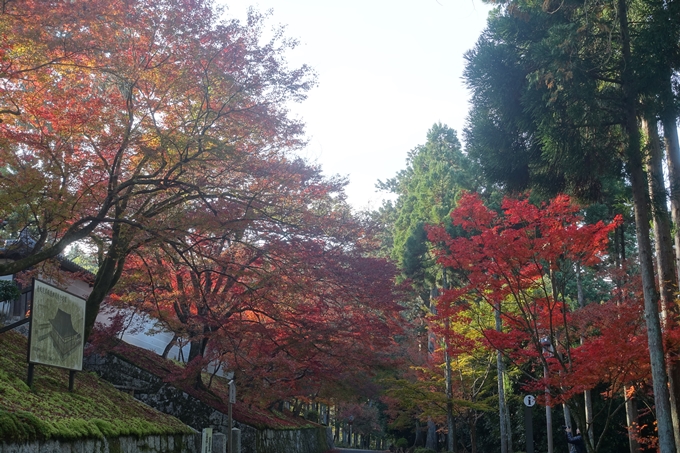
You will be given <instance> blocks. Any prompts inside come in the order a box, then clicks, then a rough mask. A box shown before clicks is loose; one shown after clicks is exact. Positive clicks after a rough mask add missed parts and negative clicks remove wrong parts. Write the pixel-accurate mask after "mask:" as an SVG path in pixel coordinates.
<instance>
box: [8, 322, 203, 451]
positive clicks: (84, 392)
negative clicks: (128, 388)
mask: <svg viewBox="0 0 680 453" xmlns="http://www.w3.org/2000/svg"><path fill="white" fill-rule="evenodd" d="M0 351H2V353H1V354H0V439H2V440H3V441H4V442H8V443H9V442H26V441H32V440H45V439H59V440H72V439H82V438H100V437H103V436H106V437H117V436H148V435H160V434H183V433H190V432H192V431H191V429H190V428H189V427H188V426H186V425H184V424H183V423H182V422H180V421H179V420H177V419H176V418H174V417H171V416H169V415H165V414H163V413H161V412H158V411H156V410H154V409H152V408H150V407H148V406H146V405H144V404H142V403H140V402H138V401H136V400H135V399H134V398H132V396H130V395H128V394H126V393H122V392H120V391H118V390H116V389H115V388H113V386H111V385H110V384H108V383H107V382H105V381H102V380H100V379H99V378H98V377H97V376H96V375H94V374H92V373H87V372H79V373H77V374H76V378H75V389H74V392H73V393H71V392H69V391H68V380H69V379H68V378H69V372H68V370H62V369H59V368H52V367H47V366H40V365H36V366H35V371H34V378H33V388H32V389H31V388H29V387H28V385H26V375H27V370H28V363H27V361H26V357H27V353H26V351H27V340H26V338H25V337H23V336H22V335H20V334H18V333H16V332H6V333H3V334H0Z"/></svg>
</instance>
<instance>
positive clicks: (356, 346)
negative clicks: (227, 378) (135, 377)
mask: <svg viewBox="0 0 680 453" xmlns="http://www.w3.org/2000/svg"><path fill="white" fill-rule="evenodd" d="M303 170H306V171H303ZM284 175H285V177H284ZM271 178H272V179H270V180H265V179H264V178H262V179H260V180H259V181H258V184H257V186H258V193H259V197H258V199H257V200H256V201H254V202H253V205H252V206H251V211H250V213H249V215H248V218H247V220H243V221H242V222H241V230H240V231H235V230H234V229H232V230H227V231H223V230H221V228H222V225H220V224H215V223H212V224H211V223H210V222H209V220H211V219H212V217H213V216H212V214H208V216H207V217H208V218H207V221H206V222H198V221H197V220H198V219H197V218H196V216H194V220H195V221H196V225H197V227H196V231H195V232H194V234H193V235H192V236H191V237H186V238H183V241H184V242H183V244H182V245H181V246H180V245H179V243H178V242H177V243H174V244H173V245H172V247H169V246H164V247H141V248H138V249H136V250H135V252H134V254H133V255H132V256H131V257H130V258H129V261H128V266H127V270H126V271H125V272H124V274H123V277H122V278H123V281H124V283H123V284H122V285H121V287H120V289H118V290H116V291H115V292H114V295H115V299H116V301H117V302H119V303H120V304H123V305H128V306H129V305H131V306H135V307H137V308H143V309H144V310H145V311H146V312H147V313H149V314H150V315H151V316H152V317H154V318H155V319H158V320H159V322H160V323H161V325H162V326H163V328H165V329H167V330H170V331H172V332H174V333H175V334H176V335H178V336H180V337H182V338H184V339H186V340H187V341H189V342H190V344H191V348H190V353H189V356H188V358H187V360H188V363H189V364H190V366H192V367H194V368H193V370H194V371H195V370H200V369H202V368H204V367H205V365H206V364H207V363H208V362H210V361H213V362H216V363H221V364H222V366H223V367H225V369H229V370H236V374H237V376H238V380H239V382H242V383H244V385H246V386H248V388H249V391H248V394H249V395H251V396H250V397H251V398H255V399H256V398H261V399H262V402H264V403H266V404H273V403H274V402H276V401H278V400H285V399H287V398H290V397H293V396H296V397H297V396H302V397H309V396H310V395H325V394H327V392H328V388H329V386H330V387H333V386H334V385H342V381H343V380H346V379H349V378H350V376H351V375H352V374H353V373H354V374H355V375H359V374H361V373H365V372H369V373H371V370H372V369H373V368H375V367H376V366H377V365H379V364H380V363H386V358H387V356H388V352H389V351H390V349H391V347H392V344H393V337H394V335H396V334H398V332H399V331H400V326H399V324H400V319H399V311H400V309H401V308H400V307H399V306H398V305H397V304H396V298H397V295H398V289H397V288H396V287H395V286H394V281H393V279H394V275H395V269H394V268H393V266H392V265H391V264H390V263H389V262H388V261H387V260H385V259H380V258H372V257H370V256H369V255H370V251H371V249H372V248H373V247H374V243H373V242H374V241H373V240H372V239H371V234H372V233H371V231H370V229H367V228H366V227H365V226H363V225H362V224H361V223H360V222H358V221H357V220H356V219H354V218H353V216H352V214H351V212H350V211H349V208H348V207H347V206H346V205H345V204H344V202H341V201H339V200H337V199H336V198H335V195H337V191H338V190H339V189H338V187H337V186H334V185H332V184H328V183H327V181H325V180H323V179H322V178H320V176H319V173H318V171H311V169H309V168H307V167H298V168H297V172H296V171H292V169H291V171H289V172H288V173H285V172H283V171H282V168H278V171H277V172H276V173H275V174H272V175H271ZM265 194H267V195H265ZM276 200H278V201H276ZM284 200H285V201H284ZM275 201H276V202H275ZM260 203H262V206H260ZM199 228H200V229H199ZM140 301H141V307H140ZM359 357H361V359H359ZM348 363H352V364H353V366H352V367H351V368H352V369H351V370H348V369H347V364H348ZM194 378H198V379H199V381H198V382H197V384H198V385H203V383H202V382H201V381H200V373H196V374H194Z"/></svg>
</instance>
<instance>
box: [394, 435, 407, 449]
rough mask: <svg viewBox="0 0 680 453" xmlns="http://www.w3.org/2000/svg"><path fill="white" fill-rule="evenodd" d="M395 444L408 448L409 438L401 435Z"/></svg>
mask: <svg viewBox="0 0 680 453" xmlns="http://www.w3.org/2000/svg"><path fill="white" fill-rule="evenodd" d="M394 446H395V447H397V448H407V447H408V440H406V438H404V437H400V438H399V439H397V441H396V442H395V443H394Z"/></svg>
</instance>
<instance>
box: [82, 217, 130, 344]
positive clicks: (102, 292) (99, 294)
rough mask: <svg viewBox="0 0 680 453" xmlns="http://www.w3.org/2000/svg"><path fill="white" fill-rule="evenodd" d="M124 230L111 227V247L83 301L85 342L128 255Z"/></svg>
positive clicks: (127, 240)
mask: <svg viewBox="0 0 680 453" xmlns="http://www.w3.org/2000/svg"><path fill="white" fill-rule="evenodd" d="M126 230H127V228H125V227H124V226H122V225H118V224H116V225H114V226H113V234H112V239H111V245H110V246H109V250H108V252H107V254H106V257H105V258H104V261H103V262H102V263H101V265H100V266H99V269H97V274H96V275H95V278H94V285H93V286H92V292H90V295H89V296H88V297H87V300H86V301H85V333H84V335H83V338H84V339H85V341H87V339H88V338H89V336H90V333H92V328H93V327H94V323H95V322H96V321H97V315H98V314H99V307H100V306H101V304H102V302H103V301H104V298H105V297H106V296H107V295H108V294H109V291H111V289H113V287H114V286H116V283H118V280H119V279H120V276H121V274H122V273H123V266H124V265H125V258H126V257H127V254H128V249H127V248H128V246H129V245H130V240H129V239H126V236H127V234H126Z"/></svg>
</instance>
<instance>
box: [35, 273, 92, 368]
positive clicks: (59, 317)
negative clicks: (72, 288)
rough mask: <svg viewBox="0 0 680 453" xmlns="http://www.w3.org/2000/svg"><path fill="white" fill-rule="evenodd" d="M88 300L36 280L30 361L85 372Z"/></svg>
mask: <svg viewBox="0 0 680 453" xmlns="http://www.w3.org/2000/svg"><path fill="white" fill-rule="evenodd" d="M84 333H85V299H83V298H80V297H78V296H75V295H73V294H71V293H68V292H66V291H63V290H61V289H59V288H56V287H54V286H52V285H49V284H47V283H45V282H42V281H40V280H34V281H33V304H32V306H31V327H30V334H29V346H28V362H29V363H35V364H39V365H49V366H55V367H59V368H66V369H69V370H78V371H80V370H82V369H83V346H84Z"/></svg>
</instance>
